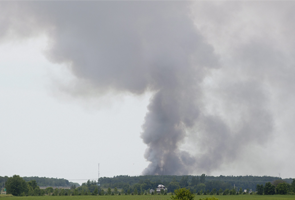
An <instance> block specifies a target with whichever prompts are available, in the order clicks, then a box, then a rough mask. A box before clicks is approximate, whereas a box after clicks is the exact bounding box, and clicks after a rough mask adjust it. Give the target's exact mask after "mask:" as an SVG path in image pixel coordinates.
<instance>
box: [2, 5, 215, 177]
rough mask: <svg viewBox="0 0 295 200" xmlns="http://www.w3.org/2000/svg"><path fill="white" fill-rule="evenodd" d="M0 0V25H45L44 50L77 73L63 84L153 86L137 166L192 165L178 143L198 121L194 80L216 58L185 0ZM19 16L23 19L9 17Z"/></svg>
mask: <svg viewBox="0 0 295 200" xmlns="http://www.w3.org/2000/svg"><path fill="white" fill-rule="evenodd" d="M5 5H6V6H7V8H6V9H5V10H7V12H8V11H9V12H8V13H9V14H7V15H4V17H5V16H8V17H7V18H5V20H4V21H6V22H7V23H6V24H4V25H3V27H10V29H11V30H14V31H12V32H15V33H17V34H19V35H20V37H28V36H30V34H32V36H34V35H35V34H37V33H38V32H40V33H42V34H44V33H46V34H47V36H48V38H49V41H50V42H49V47H48V49H47V51H46V56H47V58H48V59H49V60H50V61H51V62H55V63H62V64H65V65H67V67H68V68H69V69H70V70H71V72H72V73H73V75H74V76H75V77H76V78H77V80H76V82H75V81H74V83H72V84H68V85H66V86H65V87H61V89H62V91H67V92H69V93H71V94H73V96H79V95H81V96H83V97H84V96H88V95H94V96H103V95H104V94H105V93H108V92H109V91H112V92H114V93H121V92H122V93H132V94H136V95H141V94H143V93H145V92H152V93H153V94H154V96H153V97H152V98H151V102H150V105H149V106H148V110H149V111H148V113H147V115H146V118H145V123H144V125H143V132H142V135H141V136H142V138H143V141H144V143H145V144H147V146H148V148H147V151H146V154H145V158H146V159H147V160H148V161H149V162H150V164H149V166H148V167H147V168H146V169H145V170H144V172H143V173H144V174H188V173H190V172H191V167H192V166H193V164H195V163H196V161H195V159H194V158H193V157H192V156H190V154H189V153H187V152H184V151H181V150H180V149H179V146H180V144H181V143H182V142H183V140H184V139H185V137H186V135H187V132H188V131H190V129H191V128H192V127H194V125H195V123H196V122H197V121H198V117H199V113H200V112H199V109H200V102H199V101H200V99H201V98H202V92H201V89H200V87H199V84H200V82H202V81H203V79H204V77H205V76H206V74H207V72H208V71H210V68H212V67H213V68H214V67H216V65H217V64H216V63H217V59H216V57H215V55H214V53H213V48H212V47H211V46H210V45H208V44H207V43H206V42H205V41H204V39H203V37H202V36H201V34H200V33H199V32H198V31H197V28H196V27H195V25H194V22H193V20H192V17H191V16H190V13H191V10H190V9H191V7H190V6H191V3H190V2H180V1H179V2H177V1H173V2H169V1H167V2H165V1H159V2H158V1H144V2H135V1H130V2H128V1H127V2H126V1H124V2H123V1H122V2H121V1H110V2H106V1H101V2H100V1H93V2H80V1H75V2H70V3H69V2H64V1H63V2H50V1H46V2H15V3H14V4H5ZM0 9H1V8H0ZM13 17H15V19H14V18H13ZM11 19H12V20H11ZM20 19H21V20H20ZM18 20H20V21H21V22H22V23H13V22H16V21H18ZM0 21H1V20H0ZM26 24H33V25H32V26H27V25H26ZM0 25H1V24H0ZM22 25H23V26H22ZM3 30H7V28H3ZM8 33H9V31H8ZM23 33H26V34H23Z"/></svg>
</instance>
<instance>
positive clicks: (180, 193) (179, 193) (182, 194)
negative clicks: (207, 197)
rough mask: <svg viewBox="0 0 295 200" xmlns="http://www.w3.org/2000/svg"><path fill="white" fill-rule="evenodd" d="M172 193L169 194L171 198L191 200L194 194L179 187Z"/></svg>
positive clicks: (174, 199)
mask: <svg viewBox="0 0 295 200" xmlns="http://www.w3.org/2000/svg"><path fill="white" fill-rule="evenodd" d="M174 194H175V196H174V195H172V196H171V199H172V200H177V199H179V200H193V199H194V197H195V195H194V194H192V193H191V191H190V190H189V189H186V188H180V189H177V190H175V191H174Z"/></svg>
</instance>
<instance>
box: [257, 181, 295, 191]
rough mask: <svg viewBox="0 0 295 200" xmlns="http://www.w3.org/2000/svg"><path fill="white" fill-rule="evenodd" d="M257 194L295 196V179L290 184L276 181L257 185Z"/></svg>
mask: <svg viewBox="0 0 295 200" xmlns="http://www.w3.org/2000/svg"><path fill="white" fill-rule="evenodd" d="M256 191H257V194H259V195H274V194H295V179H293V181H292V183H291V184H289V183H287V182H285V181H283V180H276V181H274V182H273V183H270V182H268V183H265V185H263V184H257V186H256Z"/></svg>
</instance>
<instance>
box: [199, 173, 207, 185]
mask: <svg viewBox="0 0 295 200" xmlns="http://www.w3.org/2000/svg"><path fill="white" fill-rule="evenodd" d="M205 181H206V175H205V174H202V175H201V177H200V182H201V183H205Z"/></svg>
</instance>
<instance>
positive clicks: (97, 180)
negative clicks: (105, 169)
mask: <svg viewBox="0 0 295 200" xmlns="http://www.w3.org/2000/svg"><path fill="white" fill-rule="evenodd" d="M97 167H98V173H97V175H98V176H97V184H98V186H99V185H100V184H99V176H100V173H99V167H100V166H99V163H98V165H97Z"/></svg>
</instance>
